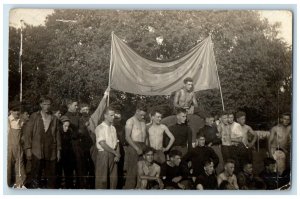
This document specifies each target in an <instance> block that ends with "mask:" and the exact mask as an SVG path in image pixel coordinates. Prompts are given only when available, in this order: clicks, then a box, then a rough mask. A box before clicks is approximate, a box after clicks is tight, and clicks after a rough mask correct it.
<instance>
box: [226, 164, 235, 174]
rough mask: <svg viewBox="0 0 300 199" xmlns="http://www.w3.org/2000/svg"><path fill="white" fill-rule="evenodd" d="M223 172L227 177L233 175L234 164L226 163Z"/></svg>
mask: <svg viewBox="0 0 300 199" xmlns="http://www.w3.org/2000/svg"><path fill="white" fill-rule="evenodd" d="M225 171H226V172H227V173H228V174H229V175H233V171H234V164H233V163H227V164H226V165H225Z"/></svg>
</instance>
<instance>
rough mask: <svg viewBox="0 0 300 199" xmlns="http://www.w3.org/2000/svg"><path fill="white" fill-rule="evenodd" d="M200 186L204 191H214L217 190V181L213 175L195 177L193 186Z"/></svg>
mask: <svg viewBox="0 0 300 199" xmlns="http://www.w3.org/2000/svg"><path fill="white" fill-rule="evenodd" d="M198 184H201V185H202V187H203V189H204V190H215V189H217V188H218V181H217V177H216V175H215V174H212V175H209V176H208V175H207V174H206V173H205V174H203V175H200V176H198V177H197V179H196V181H195V185H196V186H197V185H198Z"/></svg>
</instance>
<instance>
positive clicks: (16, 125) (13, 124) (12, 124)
mask: <svg viewBox="0 0 300 199" xmlns="http://www.w3.org/2000/svg"><path fill="white" fill-rule="evenodd" d="M8 121H9V123H8V124H9V128H11V129H21V127H22V123H23V122H21V121H20V119H15V118H14V117H13V116H12V115H9V116H8Z"/></svg>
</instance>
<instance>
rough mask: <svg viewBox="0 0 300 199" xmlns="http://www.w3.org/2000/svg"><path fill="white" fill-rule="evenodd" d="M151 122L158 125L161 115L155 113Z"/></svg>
mask: <svg viewBox="0 0 300 199" xmlns="http://www.w3.org/2000/svg"><path fill="white" fill-rule="evenodd" d="M152 121H153V123H155V124H160V121H161V114H160V113H157V112H156V113H155V115H154V116H152Z"/></svg>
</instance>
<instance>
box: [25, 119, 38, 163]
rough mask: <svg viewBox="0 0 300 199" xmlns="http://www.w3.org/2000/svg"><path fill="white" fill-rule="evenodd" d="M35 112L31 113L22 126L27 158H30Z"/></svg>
mask: <svg viewBox="0 0 300 199" xmlns="http://www.w3.org/2000/svg"><path fill="white" fill-rule="evenodd" d="M35 115H36V114H35V113H33V114H32V115H31V116H30V118H29V121H28V122H27V125H25V127H24V149H25V151H26V158H27V159H28V160H31V155H32V153H31V146H32V145H31V143H32V131H33V125H34V120H35Z"/></svg>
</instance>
